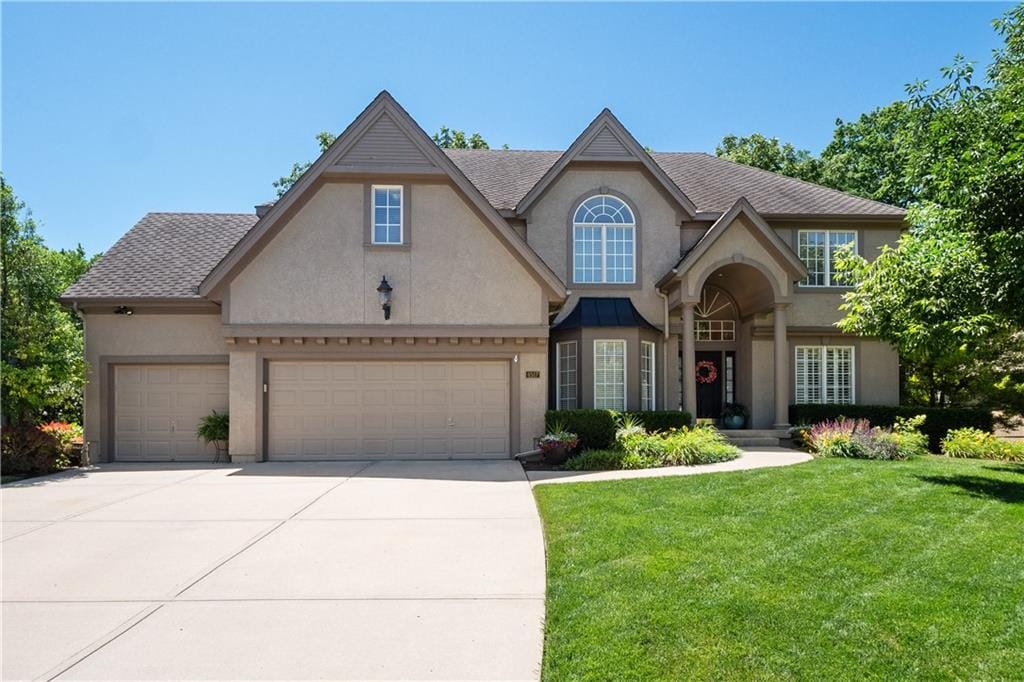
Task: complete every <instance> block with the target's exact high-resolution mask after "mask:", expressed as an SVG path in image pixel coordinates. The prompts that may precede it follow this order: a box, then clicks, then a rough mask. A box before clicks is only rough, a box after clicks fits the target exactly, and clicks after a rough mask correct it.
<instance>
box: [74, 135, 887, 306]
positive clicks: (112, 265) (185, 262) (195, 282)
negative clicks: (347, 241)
mask: <svg viewBox="0 0 1024 682" xmlns="http://www.w3.org/2000/svg"><path fill="white" fill-rule="evenodd" d="M446 153H447V154H448V156H449V158H451V160H452V161H453V162H454V163H455V165H456V166H458V168H459V169H460V170H461V171H462V172H463V173H464V174H465V175H466V177H467V178H469V180H470V181H471V182H472V183H473V184H474V185H476V186H477V187H478V188H479V189H480V192H481V193H482V194H483V195H484V197H485V198H486V199H487V201H489V202H490V203H491V205H492V206H494V207H495V208H496V209H498V210H506V211H510V210H513V209H515V207H516V204H518V203H519V201H520V200H521V199H522V198H523V197H524V196H525V195H526V193H527V192H529V191H530V188H532V187H533V186H534V185H535V184H536V183H537V181H538V180H540V178H541V176H543V175H544V173H545V172H546V171H547V170H548V169H549V168H550V167H551V166H552V165H553V164H554V163H555V162H556V161H557V160H558V159H559V157H561V155H562V152H558V151H520V150H468V149H449V150H446ZM652 156H653V158H654V160H655V161H656V162H657V163H658V164H659V165H660V166H661V167H662V168H663V169H664V170H665V172H666V173H667V174H668V176H669V178H671V180H672V182H674V183H676V184H677V185H678V186H679V188H680V189H681V190H682V191H683V193H685V194H686V196H688V197H689V198H690V199H691V200H692V201H693V202H694V203H695V204H696V205H697V208H698V209H699V210H700V211H707V212H714V213H724V212H725V211H727V210H728V209H729V208H730V207H731V206H732V205H733V204H734V203H736V201H737V199H739V198H740V197H741V196H742V197H746V198H747V199H748V200H749V201H750V203H751V204H752V205H753V207H754V208H755V209H756V210H757V212H758V213H760V214H762V215H768V216H772V215H793V216H801V215H807V216H812V215H829V216H834V215H851V216H873V217H891V218H900V217H902V216H903V213H904V212H903V210H902V209H900V208H897V207H895V206H889V205H887V204H882V203H879V202H877V201H870V200H868V199H862V198H860V197H855V196H853V195H850V194H845V193H843V192H838V191H836V190H832V189H828V188H826V187H821V186H819V185H814V184H811V183H808V182H803V181H801V180H794V179H793V178H787V177H785V176H782V175H777V174H775V173H770V172H768V171H764V170H760V169H758V168H751V167H749V166H744V165H742V164H738V163H734V162H732V161H727V160H725V159H720V158H718V157H715V156H711V155H709V154H704V153H700V152H655V153H654V154H653V155H652ZM256 221H257V216H256V215H255V214H253V213H149V214H147V215H146V216H144V217H143V218H142V220H140V221H139V222H138V223H137V224H136V225H135V227H133V228H132V229H131V230H129V231H128V233H127V234H125V235H124V236H123V237H121V239H119V240H118V241H117V243H116V244H114V245H113V246H112V247H111V248H110V250H109V251H107V252H106V254H104V256H103V258H102V259H100V261H99V262H97V263H96V264H95V265H94V266H93V267H92V268H90V269H89V271H88V272H87V273H86V274H85V276H84V277H82V279H80V280H79V281H78V282H76V283H75V284H73V285H72V286H71V287H70V288H69V289H68V290H67V291H66V292H64V296H65V297H66V298H175V299H199V298H200V296H199V295H198V294H197V293H196V287H198V286H199V284H200V283H201V282H202V281H203V279H204V278H205V277H206V276H207V275H208V274H209V273H210V271H211V270H212V269H213V268H214V266H216V265H217V263H219V262H220V261H221V259H223V258H224V256H226V255H227V253H228V252H229V251H230V250H231V247H233V246H234V245H235V244H236V243H237V242H238V240H239V239H241V238H242V236H243V235H245V233H246V232H247V231H248V230H249V228H251V227H252V226H253V225H255V224H256Z"/></svg>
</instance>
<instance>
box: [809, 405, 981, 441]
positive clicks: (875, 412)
mask: <svg viewBox="0 0 1024 682" xmlns="http://www.w3.org/2000/svg"><path fill="white" fill-rule="evenodd" d="M918 414H923V415H924V416H925V420H924V425H923V426H922V427H921V432H922V433H924V434H925V435H926V436H928V447H929V449H931V451H932V452H938V451H939V448H940V447H941V443H942V439H943V438H945V437H946V433H947V432H949V431H950V430H952V429H962V428H964V427H972V428H975V429H981V430H982V431H987V432H990V433H991V431H992V429H993V427H994V425H995V424H994V422H993V419H992V412H990V411H989V410H983V409H979V408H975V407H915V406H913V405H790V406H789V423H790V424H817V423H819V422H823V421H826V420H829V419H839V418H840V417H848V418H850V419H867V420H868V421H869V422H871V425H872V426H892V425H893V423H894V422H895V421H896V418H897V417H913V416H914V415H918Z"/></svg>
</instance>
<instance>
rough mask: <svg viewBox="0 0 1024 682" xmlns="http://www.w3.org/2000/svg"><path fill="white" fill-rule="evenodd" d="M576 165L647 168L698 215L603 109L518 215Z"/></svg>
mask: <svg viewBox="0 0 1024 682" xmlns="http://www.w3.org/2000/svg"><path fill="white" fill-rule="evenodd" d="M573 161H636V162H639V163H640V164H641V165H642V166H643V167H644V168H646V169H647V170H648V171H649V172H650V173H651V175H653V176H654V179H655V180H656V181H657V182H658V183H659V184H660V185H661V186H662V187H663V188H664V189H665V191H666V192H667V193H668V195H669V196H671V197H672V198H673V199H674V200H675V201H676V203H678V204H679V206H680V208H682V209H683V210H684V211H685V212H686V213H687V214H688V215H689V216H690V217H691V218H692V217H694V216H695V215H696V214H697V207H696V206H695V205H694V204H693V202H692V201H690V199H689V197H687V196H686V195H685V194H683V191H682V190H681V189H679V186H678V185H676V184H675V183H674V182H672V180H671V179H670V178H669V177H668V175H667V174H666V173H665V171H664V169H662V168H661V166H659V165H658V164H657V163H655V162H654V159H652V158H651V155H650V154H648V153H647V152H646V150H644V148H643V147H641V146H640V143H639V142H637V141H636V138H634V137H633V135H632V134H631V133H630V132H629V131H628V130H626V127H625V126H624V125H622V123H620V122H619V119H617V118H615V115H614V114H612V112H611V110H609V109H604V110H603V111H602V112H601V113H600V114H598V115H597V118H595V119H594V120H593V121H592V122H591V123H590V125H589V126H587V128H586V130H584V131H583V132H582V133H580V136H579V137H577V138H576V141H575V142H573V143H572V144H571V145H569V148H568V149H566V150H565V153H564V154H562V155H561V156H560V157H559V158H558V160H557V161H555V162H554V164H552V166H551V167H550V168H548V170H547V171H546V172H545V173H544V175H542V176H541V178H540V179H539V180H538V181H537V183H536V184H535V185H534V186H533V187H532V188H530V190H529V191H528V192H527V193H526V196H524V197H523V198H522V199H520V200H519V203H518V204H517V205H516V213H517V214H518V215H523V214H525V213H526V212H527V211H529V210H530V207H531V206H532V205H533V204H534V202H536V201H537V199H539V198H540V196H541V195H542V194H543V193H544V190H545V189H547V187H548V186H549V185H550V184H551V183H552V182H554V181H555V178H557V177H558V176H559V175H561V174H562V171H563V170H565V167H566V166H568V165H569V164H570V163H571V162H573Z"/></svg>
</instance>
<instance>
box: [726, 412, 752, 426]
mask: <svg viewBox="0 0 1024 682" xmlns="http://www.w3.org/2000/svg"><path fill="white" fill-rule="evenodd" d="M746 422H747V419H746V417H744V416H743V415H740V414H731V415H729V416H728V417H723V418H722V425H723V426H725V428H727V429H742V428H743V425H744V424H746Z"/></svg>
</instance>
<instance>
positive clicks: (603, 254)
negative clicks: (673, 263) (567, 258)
mask: <svg viewBox="0 0 1024 682" xmlns="http://www.w3.org/2000/svg"><path fill="white" fill-rule="evenodd" d="M572 226H573V227H572V254H573V255H572V263H573V275H572V276H573V282H575V283H577V284H633V283H634V282H635V281H636V219H635V218H634V217H633V211H631V210H630V209H629V206H627V205H626V203H625V202H624V201H622V200H621V199H619V198H617V197H614V196H611V195H609V194H598V195H595V196H592V197H590V198H589V199H586V200H584V201H583V202H582V203H581V204H580V205H579V207H577V209H576V212H575V213H574V214H573V219H572Z"/></svg>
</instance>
